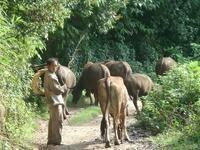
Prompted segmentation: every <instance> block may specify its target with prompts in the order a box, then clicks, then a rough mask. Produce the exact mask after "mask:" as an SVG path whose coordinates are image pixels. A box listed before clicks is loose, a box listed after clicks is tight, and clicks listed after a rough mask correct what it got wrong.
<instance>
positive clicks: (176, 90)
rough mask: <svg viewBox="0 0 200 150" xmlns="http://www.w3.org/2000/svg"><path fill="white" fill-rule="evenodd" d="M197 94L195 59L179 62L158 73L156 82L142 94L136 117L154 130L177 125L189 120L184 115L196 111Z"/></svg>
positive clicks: (199, 82) (198, 80)
mask: <svg viewBox="0 0 200 150" xmlns="http://www.w3.org/2000/svg"><path fill="white" fill-rule="evenodd" d="M199 95H200V66H199V63H198V62H191V63H189V64H184V65H181V66H179V67H177V68H176V69H174V70H173V71H171V72H170V73H168V74H167V76H164V77H160V82H159V84H158V85H157V86H156V87H155V89H154V91H153V92H152V93H150V94H149V95H148V96H147V97H146V99H145V101H144V103H145V104H144V108H143V111H142V112H141V115H140V116H139V118H140V119H141V120H142V121H143V123H144V124H145V126H148V127H150V128H152V129H153V130H154V131H156V132H161V131H163V130H166V129H168V128H180V127H182V126H185V125H187V124H189V123H190V121H189V120H188V118H190V117H191V115H193V114H195V113H197V112H196V110H197V108H198V105H197V104H198V103H199V100H200V97H199ZM197 114H198V113H197Z"/></svg>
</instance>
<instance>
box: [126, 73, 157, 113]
mask: <svg viewBox="0 0 200 150" xmlns="http://www.w3.org/2000/svg"><path fill="white" fill-rule="evenodd" d="M124 83H125V85H126V88H127V90H128V94H129V95H130V97H131V99H132V101H133V104H134V106H135V108H136V111H137V113H139V109H138V105H137V101H138V100H139V97H141V96H145V95H147V94H148V93H149V92H150V91H151V89H152V88H153V82H152V80H151V78H150V77H149V76H147V75H145V74H140V73H135V74H132V75H130V76H128V77H127V78H126V79H125V80H124Z"/></svg>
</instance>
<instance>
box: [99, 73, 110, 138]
mask: <svg viewBox="0 0 200 150" xmlns="http://www.w3.org/2000/svg"><path fill="white" fill-rule="evenodd" d="M105 86H106V93H107V94H106V95H107V101H106V107H105V113H104V114H103V119H102V121H101V136H102V137H103V136H104V135H105V131H106V128H108V127H107V123H106V118H105V117H106V116H107V117H109V107H110V98H111V94H110V78H109V77H106V80H105Z"/></svg>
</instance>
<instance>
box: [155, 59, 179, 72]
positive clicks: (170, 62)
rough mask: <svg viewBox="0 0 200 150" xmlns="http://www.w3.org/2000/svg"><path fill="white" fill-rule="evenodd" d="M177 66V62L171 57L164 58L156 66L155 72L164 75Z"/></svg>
mask: <svg viewBox="0 0 200 150" xmlns="http://www.w3.org/2000/svg"><path fill="white" fill-rule="evenodd" d="M176 65H177V63H176V61H175V60H174V59H172V58H171V57H163V58H161V59H159V60H158V61H157V63H156V66H155V72H156V74H157V75H164V74H165V73H166V72H168V71H169V70H171V69H172V68H173V67H175V66H176Z"/></svg>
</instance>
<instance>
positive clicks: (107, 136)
mask: <svg viewBox="0 0 200 150" xmlns="http://www.w3.org/2000/svg"><path fill="white" fill-rule="evenodd" d="M105 120H106V137H105V141H106V145H105V148H108V147H111V145H110V135H109V121H108V114H106V115H105Z"/></svg>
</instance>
